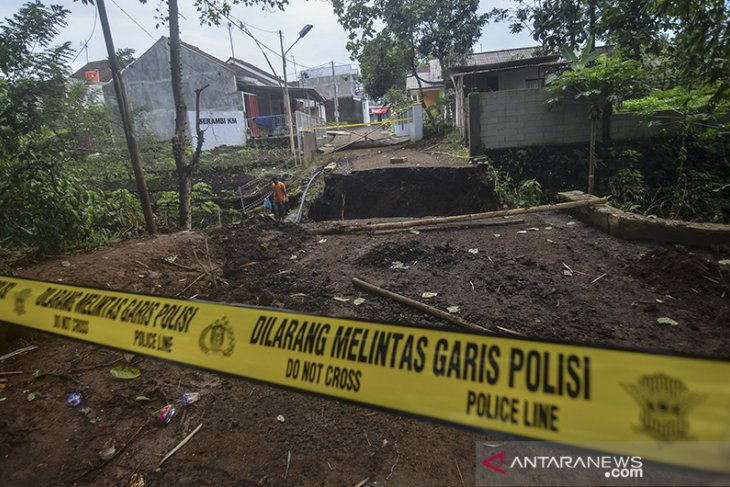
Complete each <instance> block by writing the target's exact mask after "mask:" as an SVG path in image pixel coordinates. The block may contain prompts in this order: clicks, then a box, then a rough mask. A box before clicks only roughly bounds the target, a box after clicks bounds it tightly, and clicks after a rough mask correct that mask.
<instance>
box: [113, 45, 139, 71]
mask: <svg viewBox="0 0 730 487" xmlns="http://www.w3.org/2000/svg"><path fill="white" fill-rule="evenodd" d="M135 52H136V51H135V50H134V49H132V48H130V47H124V48H119V49H117V61H118V62H119V65H120V66H122V67H124V66H128V65H130V64H132V62H133V61H134V60H135V57H134V53H135Z"/></svg>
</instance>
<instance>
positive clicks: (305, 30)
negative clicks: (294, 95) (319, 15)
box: [279, 24, 312, 163]
mask: <svg viewBox="0 0 730 487" xmlns="http://www.w3.org/2000/svg"><path fill="white" fill-rule="evenodd" d="M310 30H312V24H307V25H305V26H304V27H302V30H300V31H299V37H297V40H296V41H294V43H292V45H291V46H289V49H287V50H286V51H285V50H284V34H283V33H282V32H281V31H279V43H280V44H281V64H282V70H283V71H284V109H285V110H286V121H287V123H288V124H289V147H290V148H291V153H292V156H294V162H295V163H297V162H298V160H299V158H298V157H297V151H296V148H295V147H294V124H293V123H292V116H291V105H290V102H289V82H288V81H287V79H286V54H287V53H288V52H289V51H291V48H292V47H294V45H295V44H296V43H297V42H299V39H301V38H302V37H304V36H305V35H307V34H308V33H309V31H310Z"/></svg>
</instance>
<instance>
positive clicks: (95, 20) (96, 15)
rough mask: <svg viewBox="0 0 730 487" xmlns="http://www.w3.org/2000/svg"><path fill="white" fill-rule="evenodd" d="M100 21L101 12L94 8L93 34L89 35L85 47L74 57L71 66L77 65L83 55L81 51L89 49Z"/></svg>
mask: <svg viewBox="0 0 730 487" xmlns="http://www.w3.org/2000/svg"><path fill="white" fill-rule="evenodd" d="M98 20H99V11H98V10H96V7H94V26H93V27H92V28H91V34H89V38H88V39H86V42H84V45H83V46H82V47H81V49H79V52H77V53H76V56H74V58H73V61H71V64H73V63H75V62H76V60H77V59H78V58H79V56H80V55H81V51H83V50H84V48H85V47H88V45H89V41H91V38H92V37H93V36H94V32H96V22H97V21H98Z"/></svg>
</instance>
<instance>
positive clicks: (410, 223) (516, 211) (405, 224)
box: [320, 198, 608, 234]
mask: <svg viewBox="0 0 730 487" xmlns="http://www.w3.org/2000/svg"><path fill="white" fill-rule="evenodd" d="M606 201H608V200H607V199H606V198H593V199H587V200H580V201H568V202H566V203H556V204H552V205H541V206H530V207H527V208H513V209H511V210H497V211H487V212H484V213H471V214H468V215H454V216H443V217H435V218H433V217H432V218H420V219H417V220H405V221H398V222H387V223H373V224H369V225H349V226H336V227H333V228H329V229H326V230H324V231H320V233H322V234H332V233H351V232H362V231H370V230H388V229H392V228H410V227H420V226H424V225H434V224H439V223H451V222H462V221H468V220H482V219H486V218H498V217H503V216H512V215H526V214H528V213H544V212H547V211H556V210H567V209H570V208H580V207H583V206H591V205H602V204H605V203H606Z"/></svg>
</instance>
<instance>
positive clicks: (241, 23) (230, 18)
mask: <svg viewBox="0 0 730 487" xmlns="http://www.w3.org/2000/svg"><path fill="white" fill-rule="evenodd" d="M205 3H206V4H207V5H208V6H209V7H211V8H213V9H215V10H216V11H217V12H218V13H219V14H221V15H222V16H223V17H224V18H226V19H227V20H228V21H229V22H231V23H232V24H233V25H235V26H236V27H238V29H239V30H240V31H241V32H243V33H244V34H246V35H247V36H248V37H250V38H251V39H253V41H254V42H255V43H256V45H257V46H258V47H259V49H261V48H263V49H266V50H267V51H269V52H271V53H272V54H274V55H276V56H277V57H279V58H281V52H279V51H277V50H276V49H272V48H271V47H269V46H267V45H266V44H264V43H263V42H261V41H259V40H258V39H256V37H254V35H253V34H252V33H251V31H250V30H248V28H247V27H252V28H254V29H256V30H260V31H262V32H266V33H269V34H278V32H274V31H270V30H266V29H261V28H260V27H255V26H253V25H251V24H248V23H246V22H244V21H242V20H241V19H239V18H237V17H235V16H234V15H232V14H227V13H225V12H224V11H223V9H222V8H221V7H219V6H218V5H216V4H215V2H213V1H210V0H206V2H205ZM262 54H263V53H262ZM264 57H266V55H265V54H264ZM267 62H268V59H267ZM287 62H288V61H287ZM270 64H271V63H269V65H270ZM292 64H295V65H296V66H299V67H300V68H305V69H312V67H311V66H306V65H304V64H300V63H297V62H292ZM269 67H271V66H269ZM272 70H273V68H272ZM274 74H276V72H275V71H274Z"/></svg>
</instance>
